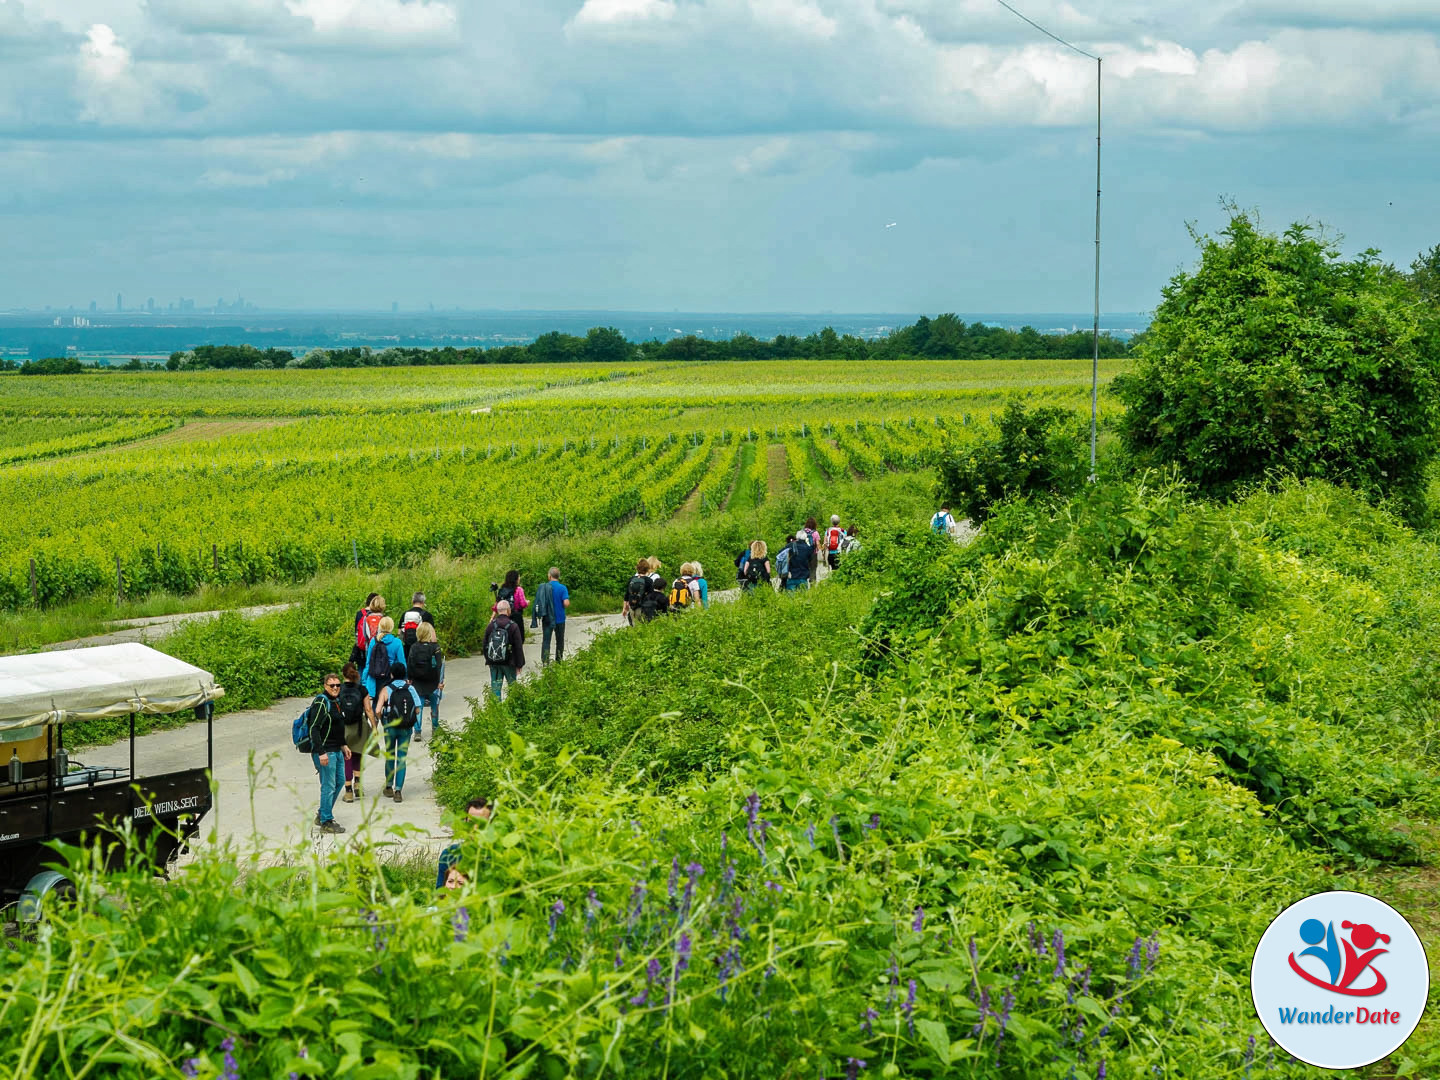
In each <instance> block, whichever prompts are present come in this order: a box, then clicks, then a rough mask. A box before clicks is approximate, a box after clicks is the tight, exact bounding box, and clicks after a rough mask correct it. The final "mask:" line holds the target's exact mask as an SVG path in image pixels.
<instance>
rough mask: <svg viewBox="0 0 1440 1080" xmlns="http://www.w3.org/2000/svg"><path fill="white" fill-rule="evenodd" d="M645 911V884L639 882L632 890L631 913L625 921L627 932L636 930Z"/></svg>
mask: <svg viewBox="0 0 1440 1080" xmlns="http://www.w3.org/2000/svg"><path fill="white" fill-rule="evenodd" d="M644 910H645V882H643V881H637V882H635V886H634V887H633V888H632V889H631V890H630V913H629V915H627V916H626V919H625V928H626V929H627V930H633V929H635V924H636V923H638V922H639V921H640V915H641V914H642V913H643V912H644Z"/></svg>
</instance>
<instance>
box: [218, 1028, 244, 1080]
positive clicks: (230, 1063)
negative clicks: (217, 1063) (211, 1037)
mask: <svg viewBox="0 0 1440 1080" xmlns="http://www.w3.org/2000/svg"><path fill="white" fill-rule="evenodd" d="M220 1049H221V1050H224V1051H225V1062H224V1064H225V1071H224V1072H223V1073H221V1076H222V1077H223V1078H224V1080H240V1063H239V1062H238V1061H236V1060H235V1055H234V1054H233V1053H232V1051H233V1050H234V1049H235V1040H234V1039H232V1038H229V1037H226V1039H225V1040H224V1041H223V1042H222V1043H221V1044H220Z"/></svg>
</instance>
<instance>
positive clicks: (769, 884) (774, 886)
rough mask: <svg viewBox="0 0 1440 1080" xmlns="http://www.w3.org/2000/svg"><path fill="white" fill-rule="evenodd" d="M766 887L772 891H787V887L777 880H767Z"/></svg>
mask: <svg viewBox="0 0 1440 1080" xmlns="http://www.w3.org/2000/svg"><path fill="white" fill-rule="evenodd" d="M765 888H767V889H769V890H771V891H772V892H777V893H782V892H784V891H785V889H784V888H783V887H782V886H781V885H779V884H778V883H776V882H774V881H767V882H765Z"/></svg>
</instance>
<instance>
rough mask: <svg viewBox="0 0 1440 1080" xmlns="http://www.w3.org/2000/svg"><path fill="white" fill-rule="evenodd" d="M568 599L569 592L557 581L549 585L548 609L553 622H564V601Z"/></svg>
mask: <svg viewBox="0 0 1440 1080" xmlns="http://www.w3.org/2000/svg"><path fill="white" fill-rule="evenodd" d="M569 599H570V590H569V589H567V588H566V587H565V586H564V585H561V584H560V582H558V581H552V582H551V583H550V608H551V611H552V612H553V613H554V614H553V618H554V620H555V622H557V623H562V622H564V621H565V601H566V600H569Z"/></svg>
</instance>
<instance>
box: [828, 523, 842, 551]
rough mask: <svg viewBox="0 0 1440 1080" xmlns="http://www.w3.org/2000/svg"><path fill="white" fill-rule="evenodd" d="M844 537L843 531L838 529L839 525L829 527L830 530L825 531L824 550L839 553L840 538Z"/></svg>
mask: <svg viewBox="0 0 1440 1080" xmlns="http://www.w3.org/2000/svg"><path fill="white" fill-rule="evenodd" d="M844 535H845V530H844V529H842V528H840V526H839V525H831V526H830V528H828V529H826V530H825V550H826V551H839V550H840V537H842V536H844Z"/></svg>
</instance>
